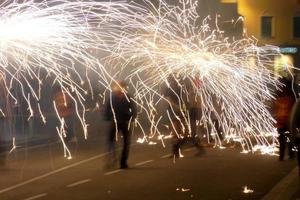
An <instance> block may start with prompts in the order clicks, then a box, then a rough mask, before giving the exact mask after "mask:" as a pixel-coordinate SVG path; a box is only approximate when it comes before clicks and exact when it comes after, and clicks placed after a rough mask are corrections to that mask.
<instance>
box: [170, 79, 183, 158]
mask: <svg viewBox="0 0 300 200" xmlns="http://www.w3.org/2000/svg"><path fill="white" fill-rule="evenodd" d="M167 81H168V87H167V89H166V91H165V97H166V98H167V99H168V101H169V107H168V113H169V115H170V120H171V125H170V126H171V127H172V129H173V131H172V133H173V135H172V136H173V145H172V153H173V156H174V157H175V158H179V156H180V148H181V147H182V146H183V145H184V144H185V143H186V141H187V135H188V124H186V114H187V110H186V105H185V103H184V100H183V99H182V98H181V97H182V93H183V89H182V86H181V85H180V83H179V82H178V80H176V78H175V77H174V75H173V74H171V75H170V76H169V77H168V78H167Z"/></svg>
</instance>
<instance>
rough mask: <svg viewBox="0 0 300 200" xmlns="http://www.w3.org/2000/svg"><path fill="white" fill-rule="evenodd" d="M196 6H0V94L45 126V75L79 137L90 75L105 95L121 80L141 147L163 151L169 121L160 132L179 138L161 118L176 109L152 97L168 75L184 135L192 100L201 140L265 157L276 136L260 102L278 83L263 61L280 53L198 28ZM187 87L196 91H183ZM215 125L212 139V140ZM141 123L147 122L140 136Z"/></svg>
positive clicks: (269, 64)
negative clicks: (22, 103)
mask: <svg viewBox="0 0 300 200" xmlns="http://www.w3.org/2000/svg"><path fill="white" fill-rule="evenodd" d="M196 8H197V3H196V2H194V1H192V0H190V1H180V4H179V5H169V4H167V3H166V2H164V1H163V0H161V1H159V5H158V6H155V5H153V4H152V3H151V2H150V1H148V0H145V1H144V5H140V4H136V3H126V2H91V1H86V2H81V1H72V2H68V1H63V0H62V1H49V2H46V1H43V2H41V3H35V2H33V1H28V2H25V3H21V4H19V3H16V2H12V3H10V2H9V1H6V2H4V3H3V4H2V6H1V8H0V16H1V19H0V47H1V49H0V66H1V67H0V73H1V74H2V75H3V76H5V88H6V90H7V92H8V94H9V95H10V97H11V98H12V99H13V100H14V103H17V102H18V101H19V99H18V97H17V96H16V95H15V94H14V93H13V92H12V91H13V89H14V88H16V87H19V88H21V96H22V98H24V99H25V100H26V102H27V104H28V109H29V111H30V116H29V118H30V117H32V116H33V115H36V114H37V113H34V111H33V109H32V104H38V108H39V109H38V112H39V115H40V116H42V119H43V121H44V122H46V118H45V117H44V115H43V109H42V108H41V106H40V105H39V100H40V98H41V94H42V92H41V89H42V86H43V84H44V82H45V78H46V77H49V76H50V77H53V84H58V85H59V87H60V88H62V89H63V90H64V92H65V94H66V95H68V96H70V98H71V99H72V101H73V102H74V103H75V108H76V115H77V117H78V118H79V119H80V121H81V124H82V127H83V130H84V135H85V137H87V122H86V119H85V115H86V109H85V103H84V102H85V99H86V94H87V93H88V91H90V92H91V95H93V87H96V86H94V85H93V86H92V84H91V81H90V75H91V74H93V75H94V76H96V77H97V78H96V79H97V81H98V83H99V85H98V86H97V87H100V86H101V87H104V88H106V90H107V91H110V85H111V82H114V81H115V80H117V79H119V78H120V77H125V79H126V80H128V82H129V83H130V84H131V88H132V89H133V91H134V101H135V102H136V103H137V105H138V106H139V107H140V109H141V111H140V114H141V115H140V117H138V118H137V120H136V125H137V126H138V128H139V129H141V130H142V131H141V132H143V134H144V136H143V139H142V140H143V141H148V142H149V140H148V139H147V138H153V137H156V136H157V137H158V139H159V140H160V141H162V143H163V144H164V142H163V140H164V137H165V136H164V134H165V129H164V127H165V126H162V124H164V123H166V121H170V122H171V123H169V126H168V127H170V129H169V130H170V131H172V132H175V134H177V135H178V136H179V135H180V134H182V133H178V132H176V130H175V129H173V130H172V127H174V124H173V123H172V120H171V119H170V115H172V114H173V115H174V114H175V111H174V110H175V109H176V108H175V107H176V105H174V104H172V102H170V100H169V99H168V98H166V96H165V95H164V92H162V91H163V89H162V88H164V87H165V88H170V87H172V86H170V82H169V77H173V79H175V80H176V82H177V83H178V85H179V86H180V95H177V97H178V100H179V101H178V102H179V103H178V105H177V107H179V110H180V113H181V115H182V116H183V118H182V120H181V122H180V123H181V126H182V127H183V128H185V127H187V128H185V130H187V131H186V133H187V134H192V133H191V127H190V118H189V116H188V109H187V107H188V104H189V102H191V101H192V100H193V99H192V98H198V99H199V102H200V104H201V106H200V107H201V113H202V117H201V119H200V120H199V121H198V122H197V125H198V126H202V127H204V129H205V130H206V132H207V138H208V140H210V138H213V139H215V140H214V141H216V143H218V144H221V142H222V138H224V140H227V141H229V140H234V141H239V142H240V143H241V144H242V147H243V149H244V151H249V150H256V149H259V150H262V149H263V148H264V147H267V148H268V150H267V151H265V152H268V153H270V152H271V153H272V150H270V149H272V148H273V149H274V147H275V146H276V134H274V119H273V118H272V116H271V114H270V112H269V111H268V108H267V106H266V102H268V101H271V100H272V99H273V92H274V91H273V90H272V89H271V88H272V87H273V88H276V87H277V85H278V82H277V81H276V79H277V77H276V76H275V75H274V74H273V73H272V71H271V69H272V64H273V62H272V60H271V58H270V57H272V56H278V55H280V53H279V49H278V48H277V47H274V46H263V47H259V46H257V41H256V40H255V39H253V38H247V37H244V38H242V39H236V40H235V39H232V40H231V39H230V38H226V37H224V34H223V31H222V30H220V29H219V28H218V26H217V25H216V26H215V27H216V28H212V27H211V26H210V25H209V23H208V22H209V20H208V18H206V19H204V20H203V21H202V20H201V18H200V16H199V15H198V13H197V12H196ZM183 80H184V81H183ZM195 80H198V81H199V83H200V84H189V83H194V82H195ZM32 82H35V83H37V86H34V84H33V83H32ZM83 83H87V85H88V87H87V88H86V87H83ZM187 85H190V86H187ZM270 86H272V87H270ZM171 89H172V88H171ZM191 91H193V95H191ZM102 97H103V99H104V98H105V95H104V96H102ZM163 104H165V105H166V104H167V105H170V109H169V110H168V111H167V112H161V111H160V110H161V109H159V108H161V107H162V105H163ZM54 107H55V103H54ZM1 111H2V110H1ZM166 113H167V114H166ZM57 114H58V113H57ZM175 115H177V114H175ZM57 116H58V118H59V121H60V122H61V124H62V125H61V128H59V127H57V130H58V133H59V136H60V138H63V136H64V131H63V129H64V128H63V127H64V119H63V118H61V117H60V116H59V115H57ZM142 118H146V120H141V119H142ZM216 120H217V121H219V123H220V124H221V127H222V132H223V137H222V138H220V137H219V136H218V134H214V133H215V132H216V130H215V128H214V126H213V124H214V123H215V121H216ZM142 121H148V124H150V134H149V135H147V134H146V133H147V132H149V131H147V130H144V129H145V128H143V127H145V126H144V125H143V123H142ZM167 124H168V123H167ZM166 135H169V133H167V134H166ZM151 144H153V143H151ZM254 146H255V147H256V148H254ZM64 147H65V149H66V152H69V151H68V150H67V147H66V145H65V144H64ZM258 147H259V148H258ZM67 154H68V157H71V155H70V153H67Z"/></svg>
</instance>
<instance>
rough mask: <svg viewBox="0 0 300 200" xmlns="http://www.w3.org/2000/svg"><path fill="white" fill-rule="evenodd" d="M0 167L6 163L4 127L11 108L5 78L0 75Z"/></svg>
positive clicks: (9, 116)
mask: <svg viewBox="0 0 300 200" xmlns="http://www.w3.org/2000/svg"><path fill="white" fill-rule="evenodd" d="M0 109H1V110H0V166H4V165H5V162H6V154H7V144H6V140H5V138H6V137H7V136H6V135H5V134H7V132H6V129H5V125H6V124H8V122H9V121H8V120H10V119H11V107H10V104H9V96H8V92H7V88H6V86H5V77H4V76H3V74H1V73H0Z"/></svg>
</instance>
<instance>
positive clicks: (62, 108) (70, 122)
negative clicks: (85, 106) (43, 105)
mask: <svg viewBox="0 0 300 200" xmlns="http://www.w3.org/2000/svg"><path fill="white" fill-rule="evenodd" d="M54 101H55V104H56V108H57V111H58V115H59V117H61V118H63V119H64V121H65V131H66V142H69V141H71V140H73V139H74V131H73V126H74V119H73V114H74V106H73V101H72V99H71V97H70V96H69V94H68V93H67V92H65V91H63V90H62V88H60V87H57V88H55V89H54Z"/></svg>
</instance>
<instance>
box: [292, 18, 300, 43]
mask: <svg viewBox="0 0 300 200" xmlns="http://www.w3.org/2000/svg"><path fill="white" fill-rule="evenodd" d="M293 28H294V38H300V16H299V17H294V20H293Z"/></svg>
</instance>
